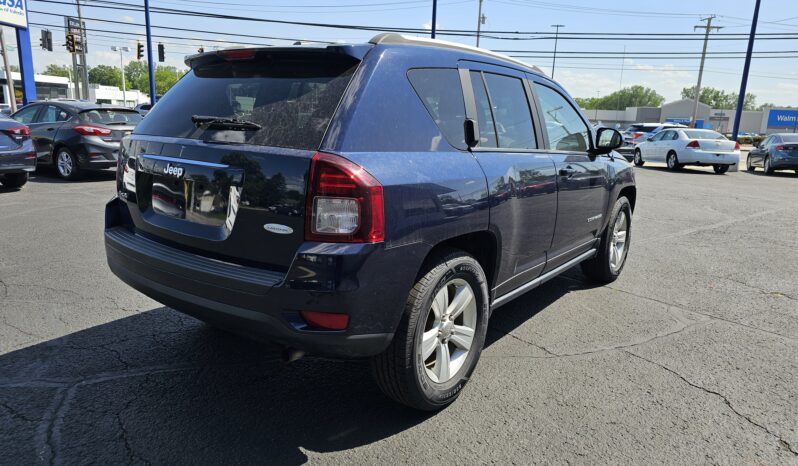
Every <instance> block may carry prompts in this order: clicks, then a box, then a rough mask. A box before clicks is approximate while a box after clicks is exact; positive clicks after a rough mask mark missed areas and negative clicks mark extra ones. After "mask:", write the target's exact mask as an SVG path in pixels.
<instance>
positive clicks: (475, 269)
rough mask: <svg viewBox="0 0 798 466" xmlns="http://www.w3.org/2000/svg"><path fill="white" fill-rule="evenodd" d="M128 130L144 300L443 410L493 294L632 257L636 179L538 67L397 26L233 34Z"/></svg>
mask: <svg viewBox="0 0 798 466" xmlns="http://www.w3.org/2000/svg"><path fill="white" fill-rule="evenodd" d="M187 64H188V65H189V67H190V68H191V71H190V72H189V73H188V74H187V75H186V76H185V77H184V78H183V79H181V80H180V81H179V82H178V83H177V84H176V85H175V86H174V87H173V88H172V89H171V90H170V91H169V93H168V94H166V95H165V96H164V98H163V99H162V100H161V101H160V102H159V103H158V105H156V106H154V107H153V109H152V111H151V112H150V113H149V115H147V117H146V118H145V119H144V120H143V121H142V122H141V124H139V126H138V127H137V128H136V130H135V132H134V133H133V135H132V136H131V137H127V138H125V139H124V140H123V143H122V151H121V153H120V161H119V168H118V171H117V197H116V198H114V199H113V200H112V201H110V202H109V203H108V205H107V208H106V224H105V245H106V253H107V257H108V263H109V265H110V267H111V270H113V272H114V273H115V274H116V275H117V276H119V277H120V278H121V279H122V280H124V281H125V282H127V283H128V284H130V285H131V286H133V287H134V288H136V289H138V290H140V291H142V292H143V293H145V294H147V295H148V296H150V297H152V298H154V299H156V300H158V301H160V302H162V303H164V304H166V305H168V306H171V307H173V308H174V309H177V310H179V311H182V312H185V313H187V314H190V315H192V316H196V317H198V318H200V319H203V320H205V321H207V322H209V323H211V324H212V325H216V326H219V327H222V328H225V329H228V330H232V331H234V332H238V333H241V334H245V335H249V336H253V337H259V338H264V339H268V340H272V341H276V342H279V343H281V344H283V345H285V346H286V347H288V348H292V350H291V351H290V355H291V356H296V355H299V354H300V353H301V352H302V351H308V352H314V353H318V354H323V355H331V356H341V357H371V360H372V367H373V370H374V375H375V378H376V381H377V383H378V385H379V386H380V387H381V388H382V390H383V391H384V392H385V393H386V394H387V395H388V396H390V397H391V398H393V399H395V400H397V401H399V402H402V403H405V404H407V405H409V406H412V407H415V408H419V409H425V410H434V409H439V408H441V407H443V406H445V405H447V404H448V403H450V402H451V401H453V400H454V399H455V398H456V397H457V395H458V394H459V393H460V391H461V389H462V388H463V386H464V385H465V383H466V381H467V380H468V379H469V377H470V375H471V372H472V371H473V370H474V367H475V365H476V363H477V360H478V359H479V355H480V351H481V350H482V347H483V344H484V342H485V334H486V331H487V326H488V318H489V317H490V314H491V312H493V311H494V310H495V309H496V308H498V307H500V306H502V305H503V304H506V303H507V302H509V301H510V300H512V299H514V298H516V297H518V296H520V295H521V294H523V293H525V292H527V291H529V290H531V289H533V288H535V287H536V286H537V285H539V284H541V283H543V282H545V281H546V280H549V279H551V278H552V277H554V276H556V275H557V274H559V273H561V272H563V271H565V270H567V269H569V268H571V267H573V266H575V265H578V264H581V266H582V270H583V271H584V272H585V274H587V276H589V277H590V278H592V279H595V280H598V281H600V282H610V281H612V280H615V278H616V277H617V276H618V275H619V274H620V273H621V270H622V269H623V266H624V263H625V260H626V256H627V252H628V250H629V241H630V239H631V236H630V235H631V222H632V211H633V209H634V204H635V199H636V188H635V184H634V175H633V171H632V168H631V166H630V165H629V164H628V163H627V162H626V161H625V160H623V159H622V158H619V157H617V155H616V154H615V153H613V152H612V150H613V149H614V148H616V147H618V146H619V145H620V144H621V135H620V133H618V132H617V131H615V130H613V129H608V128H601V129H597V130H596V131H595V132H593V130H592V129H591V128H590V126H589V124H588V120H587V118H585V116H584V115H583V114H582V113H581V112H580V111H579V110H578V107H577V106H576V105H575V104H574V102H573V100H572V99H571V98H570V97H569V96H568V94H567V93H566V92H565V91H564V90H563V89H562V88H561V87H560V86H559V85H558V84H557V83H555V82H553V81H552V80H550V79H548V78H547V77H545V76H544V75H543V74H542V73H540V72H539V71H538V70H537V69H536V68H532V67H529V66H528V65H525V64H523V63H521V62H518V61H515V60H512V59H510V58H507V57H503V56H500V55H496V54H492V53H489V52H486V51H484V50H480V49H475V48H471V47H466V46H461V45H456V44H449V43H446V42H439V41H431V40H425V39H415V38H406V37H403V36H399V35H394V34H385V35H380V36H377V37H375V38H374V39H372V40H371V41H370V43H368V44H363V45H331V46H328V47H318V48H313V47H287V48H277V47H270V48H262V49H242V50H225V51H219V52H210V53H204V54H200V55H195V56H192V57H189V58H188V59H187Z"/></svg>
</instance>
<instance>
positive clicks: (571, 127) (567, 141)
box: [535, 83, 590, 152]
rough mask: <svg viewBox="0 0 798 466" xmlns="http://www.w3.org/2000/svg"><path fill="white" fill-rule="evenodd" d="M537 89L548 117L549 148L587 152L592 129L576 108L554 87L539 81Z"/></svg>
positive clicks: (546, 117) (544, 112) (542, 107)
mask: <svg viewBox="0 0 798 466" xmlns="http://www.w3.org/2000/svg"><path fill="white" fill-rule="evenodd" d="M535 89H536V90H537V94H538V98H539V99H540V107H541V110H543V118H545V119H546V132H547V133H548V135H549V149H552V150H564V151H573V152H586V151H587V150H588V149H589V148H590V144H589V143H588V138H589V137H590V130H589V129H588V127H587V125H585V122H584V121H582V118H581V117H580V116H579V114H578V113H577V112H576V110H575V109H574V108H573V107H572V106H571V104H570V103H569V102H568V101H567V100H566V99H565V97H563V96H562V95H561V94H560V93H559V92H557V91H555V90H554V89H552V88H550V87H546V86H543V85H540V84H537V83H535Z"/></svg>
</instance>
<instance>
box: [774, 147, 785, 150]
mask: <svg viewBox="0 0 798 466" xmlns="http://www.w3.org/2000/svg"><path fill="white" fill-rule="evenodd" d="M774 149H776V150H784V149H786V147H784V146H776V147H774Z"/></svg>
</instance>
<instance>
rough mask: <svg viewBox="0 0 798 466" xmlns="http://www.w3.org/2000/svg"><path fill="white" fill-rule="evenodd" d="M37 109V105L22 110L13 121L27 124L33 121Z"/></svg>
mask: <svg viewBox="0 0 798 466" xmlns="http://www.w3.org/2000/svg"><path fill="white" fill-rule="evenodd" d="M39 107H40V106H39V105H35V106H33V107H28V108H23V109H22V110H20V111H18V112H17V113H16V114H15V115H14V119H15V120H17V121H18V122H20V123H25V124H28V123H30V122H31V121H33V117H34V116H36V111H37V110H39Z"/></svg>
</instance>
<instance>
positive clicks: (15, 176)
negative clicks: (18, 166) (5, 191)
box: [0, 172, 28, 188]
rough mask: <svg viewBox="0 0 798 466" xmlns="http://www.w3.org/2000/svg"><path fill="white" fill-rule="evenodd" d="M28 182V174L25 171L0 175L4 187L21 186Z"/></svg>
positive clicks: (0, 181)
mask: <svg viewBox="0 0 798 466" xmlns="http://www.w3.org/2000/svg"><path fill="white" fill-rule="evenodd" d="M27 182H28V174H27V172H26V173H8V174H5V175H2V176H0V183H3V186H5V187H6V188H21V187H23V186H25V183H27Z"/></svg>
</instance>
